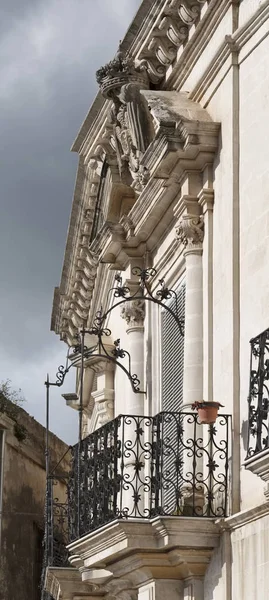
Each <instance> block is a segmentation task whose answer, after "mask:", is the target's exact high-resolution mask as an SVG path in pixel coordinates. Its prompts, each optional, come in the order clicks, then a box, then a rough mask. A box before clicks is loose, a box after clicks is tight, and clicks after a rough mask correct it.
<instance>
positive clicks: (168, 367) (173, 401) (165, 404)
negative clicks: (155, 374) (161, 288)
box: [161, 282, 186, 411]
mask: <svg viewBox="0 0 269 600" xmlns="http://www.w3.org/2000/svg"><path fill="white" fill-rule="evenodd" d="M176 295H177V299H176V298H175V297H173V298H171V299H170V300H169V301H168V302H167V304H168V306H169V308H171V309H172V310H173V312H175V313H177V316H178V317H179V318H182V319H184V318H185V296H186V285H185V282H184V283H182V284H181V286H180V287H179V288H178V289H177V290H176ZM161 328H162V362H161V369H162V410H164V411H178V410H180V407H181V405H182V402H183V370H184V337H183V336H182V335H181V334H180V331H179V328H178V327H177V324H176V322H175V319H174V318H173V317H172V315H171V314H170V313H169V312H168V311H166V310H165V309H164V310H163V311H162V313H161Z"/></svg>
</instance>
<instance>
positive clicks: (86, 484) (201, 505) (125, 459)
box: [69, 412, 230, 541]
mask: <svg viewBox="0 0 269 600" xmlns="http://www.w3.org/2000/svg"><path fill="white" fill-rule="evenodd" d="M229 428H230V417H229V416H228V415H219V416H218V417H217V421H216V424H215V425H209V429H208V436H207V439H206V440H205V441H204V440H203V436H202V434H201V428H200V426H199V420H198V416H197V414H196V413H183V412H177V413H175V412H162V413H160V414H158V415H156V416H154V417H147V416H133V415H120V416H119V417H117V418H116V419H114V420H113V421H110V422H109V423H106V425H104V426H103V427H101V428H100V429H97V430H96V431H94V432H93V433H91V434H90V435H89V436H87V437H86V438H84V439H83V440H82V441H81V443H80V444H77V445H76V446H75V447H74V448H73V469H72V474H71V477H70V483H69V514H70V515H72V519H71V521H70V536H71V537H70V541H72V540H74V539H77V538H79V537H80V536H82V535H85V534H87V533H89V532H90V531H93V530H95V529H98V528H99V527H102V526H103V525H105V524H107V523H109V522H111V521H113V520H114V519H128V518H137V519H145V518H152V517H155V516H157V515H167V516H176V517H181V516H192V517H215V518H216V517H225V516H227V513H228V506H227V499H228V483H229V482H228V458H229ZM78 461H79V462H80V490H79V496H80V510H79V511H78V510H77V504H78V498H77V494H78V486H77V473H78Z"/></svg>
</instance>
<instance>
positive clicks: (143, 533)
mask: <svg viewBox="0 0 269 600" xmlns="http://www.w3.org/2000/svg"><path fill="white" fill-rule="evenodd" d="M219 534H220V530H219V527H218V525H216V524H215V523H214V522H213V521H212V520H210V519H206V518H205V519H193V518H191V519H188V518H185V517H182V518H180V519H176V518H173V517H170V518H165V517H156V518H154V519H152V520H151V521H148V520H145V521H144V522H141V521H140V523H139V522H137V521H135V520H134V519H133V520H128V521H124V520H122V519H121V520H120V521H117V522H114V523H112V524H110V525H108V526H105V527H103V528H102V529H100V530H99V531H96V532H92V533H91V534H89V535H87V536H84V537H83V538H82V539H80V540H77V541H76V542H73V543H72V544H70V545H69V551H70V553H71V557H70V562H71V564H72V565H73V566H74V567H76V568H77V569H78V571H80V572H81V573H84V575H83V577H84V581H85V572H86V571H87V573H88V575H87V578H88V581H89V582H90V583H91V585H94V584H96V586H97V589H98V588H99V591H100V593H101V590H103V592H104V591H106V593H107V596H106V598H107V600H110V599H113V600H114V598H115V597H116V598H121V599H122V600H127V599H128V600H135V599H136V598H137V600H163V598H164V597H168V598H169V600H203V598H204V595H203V577H204V574H205V571H206V569H207V566H208V564H209V562H210V559H211V556H212V554H213V552H214V549H215V548H216V547H217V546H218V544H219ZM104 575H105V577H104ZM100 581H102V583H101V584H100Z"/></svg>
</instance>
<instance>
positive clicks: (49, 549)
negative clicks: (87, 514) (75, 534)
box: [40, 476, 70, 600]
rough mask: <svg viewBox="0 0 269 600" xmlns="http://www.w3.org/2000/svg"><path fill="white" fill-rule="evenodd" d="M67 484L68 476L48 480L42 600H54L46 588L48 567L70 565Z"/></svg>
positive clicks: (53, 477)
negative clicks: (67, 547)
mask: <svg viewBox="0 0 269 600" xmlns="http://www.w3.org/2000/svg"><path fill="white" fill-rule="evenodd" d="M67 484H68V477H67V476H66V477H65V476H63V477H61V478H58V477H56V476H52V477H49V478H48V480H47V490H46V515H45V537H44V544H43V550H44V554H43V569H42V576H41V585H40V588H41V600H53V598H52V596H51V595H50V594H49V593H48V592H46V590H45V577H46V569H47V567H68V566H70V564H69V562H68V551H67V549H66V546H67V544H68V543H69V523H68V501H67Z"/></svg>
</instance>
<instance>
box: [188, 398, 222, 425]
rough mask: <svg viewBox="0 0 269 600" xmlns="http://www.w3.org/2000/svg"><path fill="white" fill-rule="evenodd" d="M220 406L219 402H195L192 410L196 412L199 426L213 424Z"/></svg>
mask: <svg viewBox="0 0 269 600" xmlns="http://www.w3.org/2000/svg"><path fill="white" fill-rule="evenodd" d="M220 406H223V405H222V404H220V402H196V403H195V406H194V408H196V409H197V410H198V415H199V421H200V423H201V425H210V424H211V423H215V421H216V418H217V416H218V410H219V408H220Z"/></svg>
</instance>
